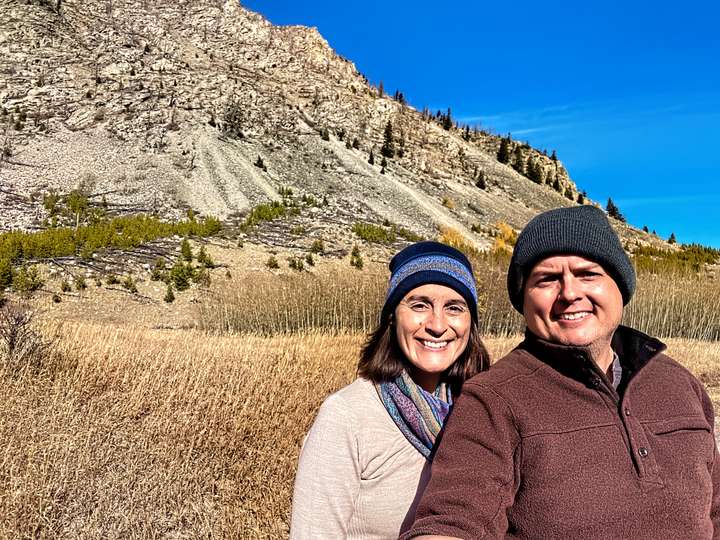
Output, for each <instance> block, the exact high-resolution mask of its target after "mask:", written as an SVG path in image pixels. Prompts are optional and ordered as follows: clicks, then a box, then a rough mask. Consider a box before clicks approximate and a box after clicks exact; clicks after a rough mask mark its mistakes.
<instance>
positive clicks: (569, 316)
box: [558, 311, 588, 321]
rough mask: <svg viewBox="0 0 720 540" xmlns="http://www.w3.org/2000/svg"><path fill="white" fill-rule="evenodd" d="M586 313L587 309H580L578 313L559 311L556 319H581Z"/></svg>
mask: <svg viewBox="0 0 720 540" xmlns="http://www.w3.org/2000/svg"><path fill="white" fill-rule="evenodd" d="M587 315H588V312H587V311H581V312H578V313H560V314H559V315H558V319H563V320H565V321H575V320H577V319H582V318H584V317H586V316H587Z"/></svg>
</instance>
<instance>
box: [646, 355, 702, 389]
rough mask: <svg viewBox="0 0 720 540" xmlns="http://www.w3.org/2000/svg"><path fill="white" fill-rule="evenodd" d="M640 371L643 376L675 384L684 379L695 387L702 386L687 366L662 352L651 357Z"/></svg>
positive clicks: (699, 387)
mask: <svg viewBox="0 0 720 540" xmlns="http://www.w3.org/2000/svg"><path fill="white" fill-rule="evenodd" d="M641 373H642V375H643V376H644V378H653V379H663V380H667V381H671V382H673V383H674V384H675V385H677V384H678V383H680V382H681V381H685V382H686V383H688V384H689V385H690V386H692V387H693V388H696V389H701V388H702V386H703V385H702V382H701V381H699V380H698V378H697V377H696V376H695V375H694V374H693V373H692V372H691V371H690V370H689V369H688V368H686V367H685V366H683V365H682V364H681V363H680V362H678V361H677V360H675V359H674V358H672V357H671V356H670V355H668V354H665V353H664V352H663V353H660V354H658V355H657V356H656V357H655V358H653V359H652V361H651V362H649V363H648V365H647V366H646V367H645V369H644V370H643V371H642V372H641Z"/></svg>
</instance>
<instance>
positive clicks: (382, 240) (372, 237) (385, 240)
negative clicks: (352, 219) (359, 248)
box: [352, 222, 396, 244]
mask: <svg viewBox="0 0 720 540" xmlns="http://www.w3.org/2000/svg"><path fill="white" fill-rule="evenodd" d="M352 231H353V232H354V233H355V234H356V235H358V236H359V237H360V238H361V239H362V240H365V241H366V242H375V243H378V244H392V243H393V242H394V241H395V239H396V236H395V232H393V231H392V230H388V229H386V228H384V227H381V226H379V225H374V224H372V223H361V222H358V223H355V224H354V225H353V226H352Z"/></svg>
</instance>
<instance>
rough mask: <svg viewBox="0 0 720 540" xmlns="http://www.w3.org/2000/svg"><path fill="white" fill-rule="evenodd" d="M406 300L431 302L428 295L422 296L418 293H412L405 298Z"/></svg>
mask: <svg viewBox="0 0 720 540" xmlns="http://www.w3.org/2000/svg"><path fill="white" fill-rule="evenodd" d="M405 301H406V302H428V303H430V304H432V298H430V297H429V296H422V295H419V294H413V295H411V296H408V297H407V298H406V299H405Z"/></svg>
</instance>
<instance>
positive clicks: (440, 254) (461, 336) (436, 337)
mask: <svg viewBox="0 0 720 540" xmlns="http://www.w3.org/2000/svg"><path fill="white" fill-rule="evenodd" d="M390 272H391V276H390V283H389V286H388V291H387V295H386V298H385V304H384V306H383V309H382V313H381V316H380V324H379V327H378V328H377V329H376V330H375V331H374V332H373V333H372V334H370V335H369V337H368V340H367V342H366V343H365V346H364V347H363V350H362V353H361V355H360V362H359V365H358V375H359V377H358V379H357V380H356V381H355V382H353V383H352V384H350V385H348V386H346V387H345V388H343V389H341V390H340V391H338V392H337V393H335V394H333V395H331V396H330V397H328V398H327V399H326V400H325V402H324V403H323V405H322V406H321V407H320V411H319V412H318V415H317V418H316V419H315V422H314V424H313V426H312V428H311V429H310V432H309V433H308V435H307V438H306V439H305V444H304V445H303V449H302V452H301V455H300V462H299V466H298V472H297V476H296V479H295V491H294V494H293V508H292V522H291V526H290V537H291V538H292V539H295V540H305V539H319V538H363V539H371V538H373V539H374V538H397V537H398V535H399V534H400V532H402V531H404V530H405V529H407V528H409V526H410V525H411V524H412V521H413V517H414V514H415V506H416V504H417V501H418V500H419V498H420V495H421V494H422V490H423V488H424V486H425V484H426V483H427V479H428V473H429V462H430V460H431V459H432V455H433V447H434V443H435V441H436V438H437V437H438V434H439V433H440V431H441V429H442V427H443V423H444V421H445V418H446V417H447V415H448V413H449V411H450V408H451V406H452V402H453V398H454V397H455V396H457V395H458V394H459V392H460V387H461V385H462V383H463V381H464V380H465V379H467V378H469V377H472V376H473V375H475V374H476V373H478V372H480V371H483V370H485V369H487V367H488V366H489V359H488V355H487V352H486V350H485V346H484V345H483V343H482V341H481V339H480V336H479V335H478V330H477V293H476V291H475V279H474V277H473V273H472V267H471V266H470V262H469V261H468V260H467V258H466V257H465V256H464V255H463V254H462V253H460V252H459V251H458V250H456V249H454V248H451V247H449V246H446V245H444V244H440V243H437V242H419V243H417V244H413V245H411V246H409V247H407V248H405V249H403V250H402V251H401V252H400V253H398V254H397V255H395V257H393V259H392V261H390Z"/></svg>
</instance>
